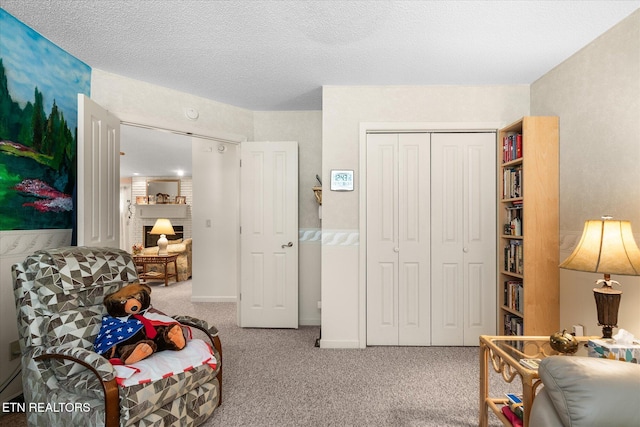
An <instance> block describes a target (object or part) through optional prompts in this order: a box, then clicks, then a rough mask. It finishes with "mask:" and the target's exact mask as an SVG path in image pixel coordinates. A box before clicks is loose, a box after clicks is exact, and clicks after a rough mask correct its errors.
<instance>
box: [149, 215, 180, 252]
mask: <svg viewBox="0 0 640 427" xmlns="http://www.w3.org/2000/svg"><path fill="white" fill-rule="evenodd" d="M149 234H159V235H160V238H159V239H158V255H168V253H167V245H168V244H169V241H168V240H167V236H166V235H167V234H170V235H171V234H176V232H175V231H174V230H173V226H172V225H171V221H169V220H168V219H167V218H158V219H157V220H156V223H155V224H154V225H153V228H152V229H151V231H150V232H149Z"/></svg>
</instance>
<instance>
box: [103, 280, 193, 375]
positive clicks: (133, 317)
mask: <svg viewBox="0 0 640 427" xmlns="http://www.w3.org/2000/svg"><path fill="white" fill-rule="evenodd" d="M104 305H105V307H106V308H107V313H108V314H107V315H105V316H104V317H103V318H102V324H101V326H100V331H99V333H98V336H97V337H96V339H95V342H94V347H95V349H96V352H97V353H98V354H100V355H101V356H103V357H105V358H107V359H109V361H110V362H111V363H112V364H116V365H119V364H125V365H128V364H131V363H136V362H138V361H140V360H143V359H145V358H147V357H149V356H150V355H152V354H153V353H155V352H158V351H163V350H182V349H183V348H184V347H185V346H186V341H187V337H186V335H185V331H184V330H183V326H182V325H181V324H180V323H178V322H176V321H175V320H174V319H172V318H170V317H168V316H165V315H163V314H161V313H159V312H157V311H155V310H149V309H150V307H151V288H150V287H149V286H147V285H145V284H141V283H138V282H135V283H131V284H129V285H127V286H124V287H123V288H121V289H120V290H118V291H116V292H114V293H112V294H109V295H107V296H106V297H105V298H104Z"/></svg>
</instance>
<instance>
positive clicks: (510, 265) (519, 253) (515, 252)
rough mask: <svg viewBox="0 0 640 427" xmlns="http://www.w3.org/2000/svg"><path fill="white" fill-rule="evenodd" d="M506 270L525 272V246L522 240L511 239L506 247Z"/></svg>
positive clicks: (517, 272) (518, 272)
mask: <svg viewBox="0 0 640 427" xmlns="http://www.w3.org/2000/svg"><path fill="white" fill-rule="evenodd" d="M504 271H508V272H510V273H516V274H524V248H523V247H522V241H521V240H509V244H508V245H506V246H505V248H504Z"/></svg>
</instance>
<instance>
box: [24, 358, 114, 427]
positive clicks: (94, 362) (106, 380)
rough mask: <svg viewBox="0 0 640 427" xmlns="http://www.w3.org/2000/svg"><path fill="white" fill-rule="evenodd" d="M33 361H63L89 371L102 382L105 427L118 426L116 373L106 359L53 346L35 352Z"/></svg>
mask: <svg viewBox="0 0 640 427" xmlns="http://www.w3.org/2000/svg"><path fill="white" fill-rule="evenodd" d="M36 353H40V354H36ZM33 359H34V360H35V361H36V362H42V361H45V360H48V359H64V360H69V361H72V362H75V363H78V364H80V365H82V366H84V367H85V368H87V369H89V370H90V371H91V372H93V374H94V375H95V376H96V377H98V378H99V379H100V381H101V382H102V389H103V390H104V419H105V427H117V426H118V425H119V424H120V397H119V392H118V383H117V381H116V371H115V369H113V366H112V365H111V363H110V362H109V361H108V360H107V359H105V358H104V357H102V356H100V355H99V354H98V353H96V352H94V351H89V350H87V349H84V348H82V347H69V346H53V347H48V348H47V349H46V350H45V351H36V352H34V354H33Z"/></svg>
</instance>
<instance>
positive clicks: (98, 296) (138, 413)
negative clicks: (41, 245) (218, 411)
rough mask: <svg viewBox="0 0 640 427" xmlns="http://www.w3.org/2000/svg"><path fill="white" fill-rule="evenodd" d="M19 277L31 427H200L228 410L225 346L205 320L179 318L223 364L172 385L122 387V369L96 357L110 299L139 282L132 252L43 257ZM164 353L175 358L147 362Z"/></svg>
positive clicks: (73, 251) (59, 252) (22, 267)
mask: <svg viewBox="0 0 640 427" xmlns="http://www.w3.org/2000/svg"><path fill="white" fill-rule="evenodd" d="M12 275H13V283H14V292H15V299H16V306H17V312H18V329H19V335H20V344H21V348H22V382H23V388H24V397H25V403H26V407H27V411H28V412H27V420H28V423H29V425H32V426H46V425H50V426H54V425H55V426H62V425H64V426H76V425H77V426H86V425H96V426H97V425H106V426H109V427H111V426H117V425H119V426H129V425H136V426H151V425H154V426H156V425H164V426H169V425H180V426H186V425H199V424H202V423H203V422H204V421H205V420H206V419H207V418H208V417H209V416H211V414H213V411H214V410H215V408H216V407H217V406H218V405H219V404H220V401H221V400H220V396H221V386H222V358H221V346H220V340H219V338H218V336H217V330H216V329H215V327H211V328H209V326H208V325H207V324H206V322H204V321H202V320H198V319H194V318H190V317H178V316H175V317H174V318H175V319H176V320H177V321H179V322H181V323H182V324H184V325H187V326H189V327H191V328H192V330H193V331H194V332H198V334H199V335H202V336H203V337H204V339H205V340H208V341H210V342H211V344H210V347H211V348H212V350H213V355H214V356H215V363H212V364H202V365H200V366H195V367H193V369H188V370H185V371H182V372H175V373H174V374H173V375H170V376H167V377H165V378H160V379H157V380H154V381H151V382H146V383H144V382H143V383H139V384H134V385H129V386H122V385H119V383H118V379H117V373H116V370H115V368H114V367H113V366H112V365H111V363H109V361H107V360H106V359H105V358H103V357H102V356H99V355H98V354H97V353H95V352H94V350H93V341H94V339H95V337H96V335H97V333H98V330H99V328H100V324H101V320H102V316H103V315H104V314H105V313H106V310H105V307H104V305H103V299H104V296H105V295H107V294H110V293H112V292H115V291H116V290H118V289H120V288H121V287H122V286H125V285H127V284H128V283H131V282H134V281H136V280H137V274H136V268H135V265H134V263H133V261H132V259H131V256H130V255H129V254H127V253H126V252H124V251H121V250H119V249H112V248H89V247H68V248H60V249H53V250H45V251H39V252H36V253H35V254H33V255H31V256H29V257H27V258H26V259H25V261H24V262H22V263H17V264H14V265H13V267H12ZM194 341H195V339H194ZM163 353H172V352H162V353H158V354H156V355H153V356H151V357H150V358H149V359H147V360H148V361H151V360H152V358H154V357H161V355H162V354H163ZM30 409H32V410H30Z"/></svg>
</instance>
